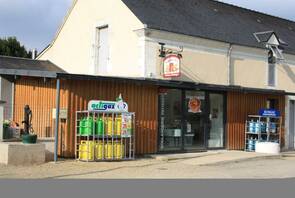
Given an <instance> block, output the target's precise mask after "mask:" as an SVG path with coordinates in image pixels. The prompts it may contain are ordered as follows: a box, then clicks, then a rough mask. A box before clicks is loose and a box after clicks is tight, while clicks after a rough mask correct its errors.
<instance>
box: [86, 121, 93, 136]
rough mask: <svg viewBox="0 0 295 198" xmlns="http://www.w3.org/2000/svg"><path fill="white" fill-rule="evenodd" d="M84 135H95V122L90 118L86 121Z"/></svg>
mask: <svg viewBox="0 0 295 198" xmlns="http://www.w3.org/2000/svg"><path fill="white" fill-rule="evenodd" d="M84 123H85V127H84V135H93V130H94V120H93V118H92V117H88V118H87V119H86V120H85V122H84Z"/></svg>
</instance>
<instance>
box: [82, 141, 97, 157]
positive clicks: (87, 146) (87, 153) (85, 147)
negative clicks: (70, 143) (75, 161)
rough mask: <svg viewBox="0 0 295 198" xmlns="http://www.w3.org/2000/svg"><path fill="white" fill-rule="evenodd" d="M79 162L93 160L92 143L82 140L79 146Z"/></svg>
mask: <svg viewBox="0 0 295 198" xmlns="http://www.w3.org/2000/svg"><path fill="white" fill-rule="evenodd" d="M79 160H86V161H87V160H91V161H92V160H94V142H93V141H85V140H82V141H81V144H80V145H79Z"/></svg>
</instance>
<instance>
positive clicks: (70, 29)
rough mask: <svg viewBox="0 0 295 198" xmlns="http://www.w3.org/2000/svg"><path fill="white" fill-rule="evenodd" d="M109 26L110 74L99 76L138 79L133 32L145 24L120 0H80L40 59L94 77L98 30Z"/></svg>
mask: <svg viewBox="0 0 295 198" xmlns="http://www.w3.org/2000/svg"><path fill="white" fill-rule="evenodd" d="M102 25H109V33H108V34H109V42H110V43H109V46H110V51H109V64H108V72H107V73H105V74H100V75H112V76H116V75H127V76H139V75H141V74H142V71H143V68H142V64H140V62H139V61H138V60H139V57H140V56H141V51H140V50H139V45H138V43H139V41H138V37H137V35H136V33H135V32H134V30H136V29H140V28H143V24H142V23H141V22H140V21H139V20H138V19H137V18H136V17H135V16H134V15H133V14H132V13H131V12H130V11H129V9H128V8H127V7H126V6H125V4H124V3H122V1H120V0H87V1H85V0H78V1H77V3H76V5H75V6H74V8H73V10H72V11H71V13H70V15H69V17H68V19H67V20H66V22H65V24H64V26H63V28H62V29H61V31H60V32H59V35H58V37H57V38H56V40H55V41H54V42H53V45H52V46H51V47H49V48H48V49H47V50H46V51H45V52H44V53H43V54H41V56H40V57H39V59H41V60H43V59H44V60H47V59H48V60H50V61H52V62H53V63H55V64H56V65H58V66H60V67H62V68H63V69H64V70H66V71H67V72H69V73H77V74H92V75H93V74H94V44H95V30H96V27H98V26H102Z"/></svg>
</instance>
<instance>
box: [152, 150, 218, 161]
mask: <svg viewBox="0 0 295 198" xmlns="http://www.w3.org/2000/svg"><path fill="white" fill-rule="evenodd" d="M219 154H221V152H214V153H213V152H212V153H202V154H200V155H196V156H179V157H169V156H152V155H149V156H148V157H149V158H151V159H155V160H159V161H166V162H168V161H175V160H183V159H194V158H200V157H206V156H211V155H219Z"/></svg>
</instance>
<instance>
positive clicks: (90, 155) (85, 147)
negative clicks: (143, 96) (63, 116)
mask: <svg viewBox="0 0 295 198" xmlns="http://www.w3.org/2000/svg"><path fill="white" fill-rule="evenodd" d="M75 133H76V138H75V158H76V160H79V161H85V162H93V161H124V160H134V159H135V113H130V112H104V111H77V112H76V126H75Z"/></svg>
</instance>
